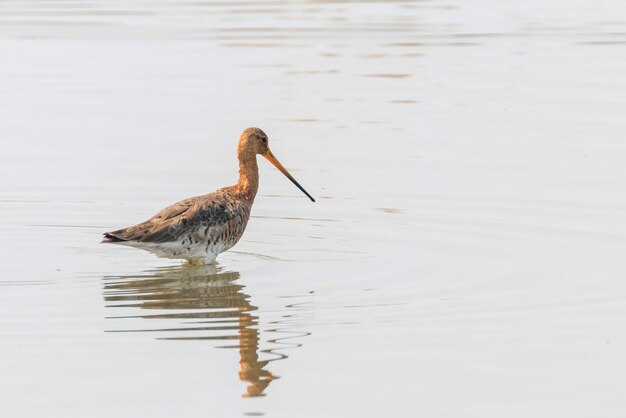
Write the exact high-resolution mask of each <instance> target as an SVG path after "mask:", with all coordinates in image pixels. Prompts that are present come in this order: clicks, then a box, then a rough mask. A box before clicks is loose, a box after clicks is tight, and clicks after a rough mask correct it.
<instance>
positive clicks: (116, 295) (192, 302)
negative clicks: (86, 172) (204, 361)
mask: <svg viewBox="0 0 626 418" xmlns="http://www.w3.org/2000/svg"><path fill="white" fill-rule="evenodd" d="M237 279H239V273H238V272H232V271H230V272H222V271H220V270H219V269H218V268H216V267H214V266H188V265H183V266H175V267H167V268H162V269H157V270H153V271H150V272H147V273H146V274H143V275H133V276H120V277H106V278H105V283H104V300H105V301H106V302H107V307H109V308H133V307H136V308H140V309H146V310H153V311H157V310H163V311H165V312H162V313H145V314H141V315H136V316H109V317H108V318H109V319H116V320H120V319H124V320H132V319H149V320H159V324H161V323H162V322H163V321H168V323H169V322H171V321H172V320H173V321H174V323H175V325H173V326H167V327H156V328H141V329H138V328H131V329H120V328H113V329H110V330H109V332H153V333H156V334H158V335H159V337H157V338H158V339H165V340H212V341H225V342H228V344H226V345H220V346H219V347H218V348H237V349H238V350H239V357H240V360H239V379H241V380H242V381H244V382H247V383H248V386H247V388H246V392H245V393H244V394H243V396H244V397H250V396H261V395H263V392H264V391H265V389H266V388H267V386H268V385H269V384H270V382H271V381H272V380H274V379H278V376H276V375H274V374H273V373H272V372H271V371H269V370H267V369H266V367H267V366H268V365H269V363H271V362H272V361H275V360H282V359H286V358H287V357H288V356H287V355H285V354H283V353H282V352H278V351H277V350H279V349H285V348H295V347H299V346H300V345H301V344H299V343H287V342H286V340H288V339H291V338H298V337H302V336H305V335H308V333H307V332H293V331H289V330H287V329H286V328H287V326H286V325H285V324H281V323H280V322H281V321H277V323H273V325H276V326H275V327H274V328H273V329H270V330H267V331H268V332H271V333H279V334H287V335H288V336H287V337H279V338H271V339H267V340H266V341H265V343H268V344H271V345H279V348H270V349H263V350H261V349H260V345H262V344H263V343H264V341H262V340H261V332H260V330H259V326H260V325H259V316H258V315H253V314H252V312H254V311H256V310H257V307H256V306H254V305H252V304H251V303H250V296H249V295H248V294H246V293H244V292H243V290H244V286H243V285H241V284H237V283H236V281H237ZM287 317H288V316H287V315H285V316H284V317H283V318H285V319H286V318H287ZM233 340H234V341H235V342H234V343H232V341H233ZM263 354H265V355H267V356H270V358H269V359H265V360H262V359H260V356H262V355H263Z"/></svg>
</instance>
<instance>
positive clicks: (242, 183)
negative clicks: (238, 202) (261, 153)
mask: <svg viewBox="0 0 626 418" xmlns="http://www.w3.org/2000/svg"><path fill="white" fill-rule="evenodd" d="M235 187H236V188H237V191H238V192H239V193H240V194H241V195H242V196H243V197H244V198H245V199H247V200H250V201H253V200H254V197H255V196H256V192H257V190H258V189H259V166H258V165H257V163H256V154H248V153H245V154H243V153H240V154H239V180H237V185H236V186H235Z"/></svg>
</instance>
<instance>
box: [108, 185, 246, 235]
mask: <svg viewBox="0 0 626 418" xmlns="http://www.w3.org/2000/svg"><path fill="white" fill-rule="evenodd" d="M233 217H234V214H233V213H232V211H231V210H229V208H228V206H227V205H226V204H224V203H223V202H222V203H220V201H219V200H218V199H215V197H214V196H212V194H208V195H204V196H197V197H192V198H190V199H185V200H183V201H180V202H178V203H174V204H173V205H171V206H168V207H167V208H165V209H163V210H162V211H160V212H159V213H157V214H156V215H154V216H153V217H152V218H150V219H148V220H147V221H145V222H142V223H140V224H137V225H134V226H131V227H128V228H124V229H120V230H117V231H112V232H107V233H106V234H104V237H105V239H104V241H105V242H120V241H137V242H146V243H147V242H151V243H163V242H172V241H178V240H179V239H181V238H182V236H183V235H185V234H189V233H192V232H193V231H195V230H197V229H198V228H201V227H203V228H206V227H216V226H220V225H223V224H226V223H227V222H228V221H229V220H231V219H232V218H233Z"/></svg>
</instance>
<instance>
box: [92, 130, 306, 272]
mask: <svg viewBox="0 0 626 418" xmlns="http://www.w3.org/2000/svg"><path fill="white" fill-rule="evenodd" d="M257 154H260V155H262V156H263V157H265V158H266V159H267V160H268V161H269V162H271V163H272V164H273V165H274V166H275V167H276V168H277V169H278V170H279V171H280V172H281V173H283V174H284V175H285V176H287V178H288V179H289V180H291V181H292V182H293V184H295V185H296V186H297V187H298V188H299V189H300V190H302V192H304V194H305V195H307V196H308V198H309V199H311V201H313V202H315V199H313V197H311V195H310V194H309V193H307V191H306V190H304V188H303V187H302V186H300V184H299V183H298V182H297V181H296V180H295V179H294V178H293V177H292V176H291V174H289V172H288V171H287V169H285V167H283V166H282V164H281V163H279V162H278V160H277V159H276V157H274V154H272V152H271V151H270V148H269V144H268V139H267V135H266V134H265V132H263V131H262V130H261V129H259V128H247V129H245V130H244V131H243V132H242V134H241V137H240V138H239V144H238V146H237V157H238V159H239V180H238V181H237V184H235V185H234V186H228V187H224V188H221V189H218V190H216V191H214V192H213V193H209V194H205V195H202V196H196V197H190V198H189V199H185V200H182V201H180V202H178V203H174V204H173V205H171V206H168V207H166V208H165V209H163V210H162V211H160V212H159V213H157V214H156V215H154V216H153V217H152V218H150V219H148V220H147V221H145V222H142V223H140V224H137V225H134V226H129V227H128V228H124V229H118V230H117V231H111V232H106V233H105V234H104V239H103V240H102V242H104V243H113V244H121V245H128V246H130V247H136V248H141V249H142V250H146V251H149V252H151V253H153V254H156V255H157V256H159V257H166V258H177V259H183V260H187V261H189V262H191V263H195V264H198V263H205V264H209V263H213V262H214V261H215V258H216V257H217V256H218V254H221V253H223V252H224V251H226V250H228V249H230V248H231V247H232V246H233V245H235V244H236V243H237V241H239V239H240V238H241V236H242V235H243V231H244V230H245V229H246V224H247V223H248V219H249V218H250V210H251V209H252V203H253V202H254V197H255V196H256V192H257V190H258V188H259V168H258V166H257V160H256V156H257Z"/></svg>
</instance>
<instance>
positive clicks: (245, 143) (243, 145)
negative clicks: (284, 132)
mask: <svg viewBox="0 0 626 418" xmlns="http://www.w3.org/2000/svg"><path fill="white" fill-rule="evenodd" d="M237 152H238V154H239V158H240V159H241V158H242V157H243V156H245V155H250V154H252V155H256V154H260V155H262V156H263V157H265V159H266V160H268V161H269V162H270V163H272V165H273V166H274V167H276V168H277V169H278V171H280V172H281V173H283V174H284V175H285V176H286V177H287V178H288V179H289V180H291V182H292V183H293V184H295V185H296V187H297V188H298V189H300V190H301V191H302V192H303V193H304V194H305V195H307V197H308V198H309V199H311V201H312V202H315V199H313V197H312V196H311V195H310V194H309V193H308V192H307V191H306V190H304V188H303V187H302V186H300V183H298V182H297V181H296V179H294V178H293V177H292V176H291V174H289V172H288V171H287V169H286V168H285V167H283V165H282V164H281V163H280V162H278V160H277V159H276V157H274V154H272V151H270V146H269V139H268V138H267V134H266V133H265V132H263V131H262V130H261V129H259V128H246V129H244V131H243V132H242V133H241V136H240V137H239V147H238V150H237Z"/></svg>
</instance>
